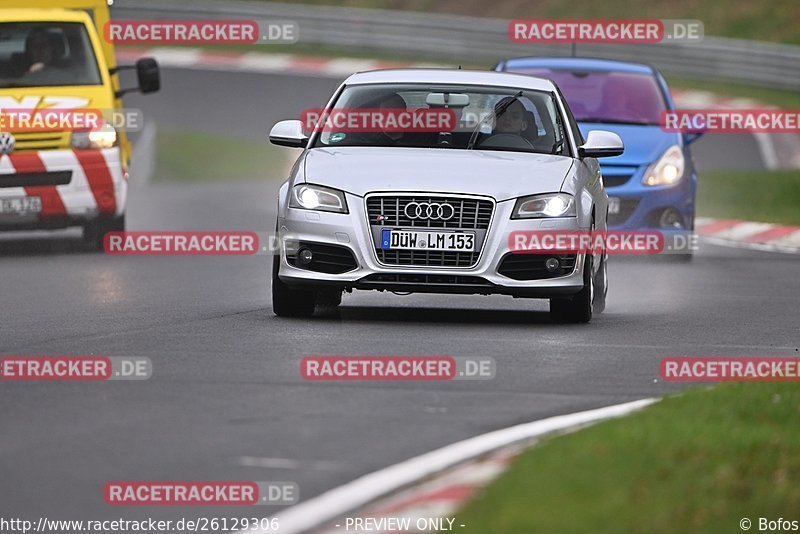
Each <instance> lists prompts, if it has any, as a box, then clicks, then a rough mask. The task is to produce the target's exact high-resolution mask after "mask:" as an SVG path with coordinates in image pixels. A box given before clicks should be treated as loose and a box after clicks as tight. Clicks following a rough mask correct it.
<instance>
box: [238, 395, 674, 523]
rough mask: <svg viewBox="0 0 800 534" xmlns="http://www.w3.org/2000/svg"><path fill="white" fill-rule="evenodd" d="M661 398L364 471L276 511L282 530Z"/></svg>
mask: <svg viewBox="0 0 800 534" xmlns="http://www.w3.org/2000/svg"><path fill="white" fill-rule="evenodd" d="M658 400H659V399H656V398H647V399H641V400H637V401H633V402H626V403H623V404H615V405H612V406H605V407H603V408H597V409H594V410H588V411H583V412H577V413H572V414H566V415H558V416H555V417H549V418H547V419H541V420H538V421H533V422H530V423H522V424H519V425H515V426H512V427H509V428H504V429H501V430H495V431H493V432H489V433H486V434H482V435H480V436H475V437H472V438H468V439H465V440H463V441H459V442H456V443H453V444H451V445H446V446H444V447H441V448H439V449H435V450H433V451H431V452H428V453H425V454H422V455H420V456H416V457H414V458H410V459H408V460H404V461H402V462H399V463H397V464H394V465H391V466H389V467H385V468H383V469H379V470H378V471H374V472H372V473H369V474H367V475H363V476H361V477H359V478H357V479H355V480H353V481H351V482H348V483H346V484H343V485H341V486H338V487H336V488H334V489H331V490H329V491H327V492H325V493H323V494H321V495H319V496H317V497H314V498H312V499H310V500H308V501H306V502H303V503H300V504H297V505H295V506H292V507H290V508H288V509H287V510H285V511H283V512H280V513H278V514H275V516H274V517H275V518H277V519H278V522H279V524H280V531H281V533H282V534H299V533H301V532H306V531H308V530H309V529H312V528H315V527H319V526H320V525H321V524H322V523H324V522H325V521H329V520H331V519H335V518H337V517H340V516H342V515H343V514H346V513H347V512H351V511H353V510H356V509H358V508H361V507H363V506H365V505H367V504H369V503H371V502H374V501H375V500H377V499H379V498H381V497H384V496H386V495H389V494H391V493H393V492H395V491H398V490H400V489H403V488H406V487H408V486H411V485H413V484H414V483H416V482H419V481H420V480H422V479H425V478H427V477H429V476H431V475H434V474H436V473H439V472H441V471H444V470H446V469H449V468H451V467H454V466H457V465H459V464H463V463H465V462H468V461H470V460H473V459H475V458H478V457H480V456H483V455H485V454H488V453H490V452H493V451H496V450H498V449H502V448H504V447H508V446H509V445H513V444H515V443H520V442H524V441H529V440H533V439H537V438H541V437H543V436H546V435H549V434H554V433H567V432H570V431H574V430H578V429H580V428H583V427H585V426H587V425H591V424H594V423H597V422H600V421H603V420H606V419H613V418H616V417H622V416H624V415H627V414H629V413H631V412H634V411H637V410H640V409H642V408H644V407H646V406H649V405H651V404H653V403H655V402H657V401H658ZM267 532H271V531H268V530H263V529H261V528H255V529H250V530H244V531H240V534H244V533H250V534H256V533H267Z"/></svg>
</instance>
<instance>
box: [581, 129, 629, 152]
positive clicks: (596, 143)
mask: <svg viewBox="0 0 800 534" xmlns="http://www.w3.org/2000/svg"><path fill="white" fill-rule="evenodd" d="M624 151H625V145H624V144H623V143H622V139H620V137H619V136H618V135H617V134H615V133H614V132H607V131H605V130H592V131H591V132H589V135H587V136H586V142H585V143H584V144H583V145H581V146H579V147H578V155H579V156H580V157H582V158H584V157H586V158H608V157H611V156H619V155H620V154H622V153H623V152H624Z"/></svg>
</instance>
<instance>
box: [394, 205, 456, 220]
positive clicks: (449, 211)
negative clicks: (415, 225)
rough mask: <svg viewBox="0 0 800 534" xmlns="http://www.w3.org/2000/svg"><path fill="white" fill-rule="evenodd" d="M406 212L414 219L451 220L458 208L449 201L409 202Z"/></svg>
mask: <svg viewBox="0 0 800 534" xmlns="http://www.w3.org/2000/svg"><path fill="white" fill-rule="evenodd" d="M404 213H405V214H406V217H408V218H409V219H411V220H412V221H413V220H415V219H430V220H431V221H449V220H450V219H452V218H453V215H455V214H456V209H455V208H454V207H453V206H451V205H450V204H448V203H446V202H445V203H443V204H438V203H436V202H431V203H428V202H409V203H408V204H406V207H405V210H404Z"/></svg>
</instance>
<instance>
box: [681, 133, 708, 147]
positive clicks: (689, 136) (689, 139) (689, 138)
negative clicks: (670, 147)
mask: <svg viewBox="0 0 800 534" xmlns="http://www.w3.org/2000/svg"><path fill="white" fill-rule="evenodd" d="M705 134H706V133H705V132H692V133H685V134H683V142H684V143H685V144H687V145H691V144H692V143H694V142H695V141H697V140H698V139H700V138H701V137H703V136H704V135H705Z"/></svg>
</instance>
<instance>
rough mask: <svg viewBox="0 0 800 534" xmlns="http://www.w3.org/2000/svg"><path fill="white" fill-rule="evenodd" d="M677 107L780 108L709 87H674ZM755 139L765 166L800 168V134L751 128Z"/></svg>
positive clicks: (772, 167)
mask: <svg viewBox="0 0 800 534" xmlns="http://www.w3.org/2000/svg"><path fill="white" fill-rule="evenodd" d="M672 96H673V98H674V99H675V104H676V105H677V107H679V108H682V109H765V110H770V109H780V108H778V107H777V106H773V105H770V104H765V103H764V102H760V101H758V100H753V99H750V98H732V97H725V96H720V95H717V94H714V93H711V92H709V91H698V90H693V89H692V90H689V89H675V90H673V91H672ZM750 133H751V134H752V135H753V138H754V139H755V140H756V144H757V145H758V150H759V152H760V153H761V159H762V161H763V162H764V167H766V168H767V169H768V170H776V169H800V135H798V134H793V133H782V134H771V133H764V132H750Z"/></svg>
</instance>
